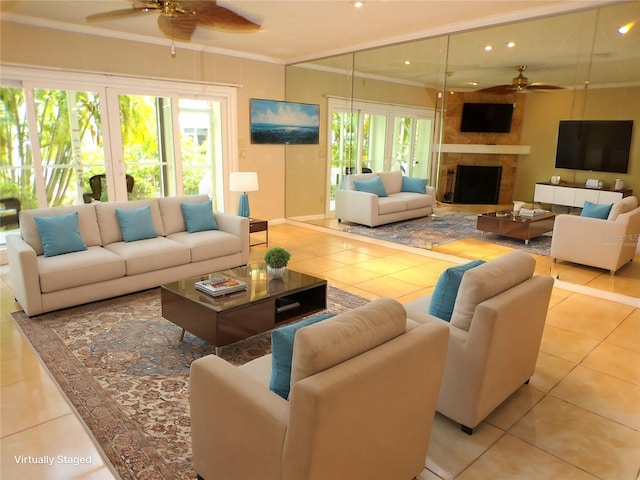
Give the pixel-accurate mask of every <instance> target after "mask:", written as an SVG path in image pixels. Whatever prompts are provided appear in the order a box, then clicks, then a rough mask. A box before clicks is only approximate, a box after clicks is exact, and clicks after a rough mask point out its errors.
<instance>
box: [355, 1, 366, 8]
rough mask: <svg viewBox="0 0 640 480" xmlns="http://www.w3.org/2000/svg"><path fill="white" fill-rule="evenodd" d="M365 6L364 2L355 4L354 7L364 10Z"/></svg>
mask: <svg viewBox="0 0 640 480" xmlns="http://www.w3.org/2000/svg"><path fill="white" fill-rule="evenodd" d="M363 5H364V3H362V2H353V6H354V7H356V8H362V7H363Z"/></svg>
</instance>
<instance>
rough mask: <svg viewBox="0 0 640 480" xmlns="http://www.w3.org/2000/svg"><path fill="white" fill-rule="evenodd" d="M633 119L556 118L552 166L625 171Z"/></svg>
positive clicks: (627, 162)
mask: <svg viewBox="0 0 640 480" xmlns="http://www.w3.org/2000/svg"><path fill="white" fill-rule="evenodd" d="M632 131H633V120H560V123H559V126H558V146H557V148H556V168H569V169H572V170H593V171H596V172H615V173H627V171H628V169H629V155H630V152H631V134H632Z"/></svg>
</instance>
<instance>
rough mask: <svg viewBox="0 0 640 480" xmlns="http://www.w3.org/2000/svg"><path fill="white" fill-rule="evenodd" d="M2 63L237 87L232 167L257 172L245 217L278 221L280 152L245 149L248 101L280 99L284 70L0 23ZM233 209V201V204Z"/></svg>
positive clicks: (282, 212) (271, 65) (281, 191)
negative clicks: (235, 145) (173, 54)
mask: <svg viewBox="0 0 640 480" xmlns="http://www.w3.org/2000/svg"><path fill="white" fill-rule="evenodd" d="M0 60H1V61H2V63H7V64H15V65H30V66H38V67H48V68H55V69H60V70H75V71H83V72H92V73H113V74H119V75H134V76H138V77H153V78H162V79H171V80H188V81H198V82H211V83H225V84H237V85H241V87H240V88H238V156H239V158H238V164H239V166H240V169H241V170H245V171H257V172H258V178H259V183H260V190H259V191H258V192H252V193H250V194H249V195H250V200H249V201H250V205H251V214H252V216H254V217H257V218H264V219H274V218H283V217H284V215H285V210H284V147H282V146H278V145H251V141H250V135H249V99H250V98H267V99H271V100H283V99H284V86H285V82H284V70H285V68H284V66H283V65H278V64H274V63H268V62H259V61H254V60H246V59H241V58H236V57H231V56H225V55H214V54H210V53H205V52H202V51H196V50H185V49H181V48H180V45H179V44H178V52H177V55H176V57H175V58H172V57H171V55H170V52H169V46H162V45H150V44H144V43H139V42H132V41H126V40H118V39H112V38H107V37H98V36H91V35H84V34H79V33H71V32H62V31H59V30H52V29H46V28H38V27H30V26H24V25H18V24H13V23H8V22H2V23H1V24H0ZM233 204H234V205H235V204H237V201H233Z"/></svg>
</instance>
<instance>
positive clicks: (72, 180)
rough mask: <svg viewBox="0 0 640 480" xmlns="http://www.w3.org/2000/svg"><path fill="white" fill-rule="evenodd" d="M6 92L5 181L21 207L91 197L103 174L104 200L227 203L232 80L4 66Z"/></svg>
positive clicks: (1, 178) (1, 163) (233, 158)
mask: <svg viewBox="0 0 640 480" xmlns="http://www.w3.org/2000/svg"><path fill="white" fill-rule="evenodd" d="M7 79H12V80H7ZM0 96H1V104H0V109H1V110H0V115H1V118H0V127H1V132H0V141H1V142H2V143H1V144H0V187H1V190H2V197H8V196H11V197H16V198H18V199H19V200H20V201H21V207H22V208H36V207H46V206H57V205H71V204H77V203H82V202H83V201H91V195H89V192H91V188H90V184H89V179H90V178H91V177H93V176H94V175H101V176H103V178H102V182H99V183H101V187H103V191H102V196H101V198H102V199H103V200H105V199H108V200H127V199H138V198H150V197H158V196H170V195H179V194H183V193H184V194H193V193H207V194H209V195H210V196H211V197H212V198H213V199H214V205H215V208H216V209H218V210H225V204H224V202H225V195H224V185H225V182H224V175H223V172H229V171H232V170H235V169H237V165H236V162H237V154H236V149H237V140H236V137H237V132H236V124H237V121H236V108H235V105H236V90H235V88H233V87H229V86H224V87H223V86H216V85H210V84H196V83H181V82H168V81H160V80H149V79H135V78H128V77H123V78H120V77H117V76H104V75H94V74H78V73H74V74H70V73H64V72H54V71H49V70H46V69H29V68H21V67H6V68H4V69H3V84H2V85H1V86H0ZM128 179H132V180H133V182H128ZM131 187H133V188H131ZM0 243H1V237H0Z"/></svg>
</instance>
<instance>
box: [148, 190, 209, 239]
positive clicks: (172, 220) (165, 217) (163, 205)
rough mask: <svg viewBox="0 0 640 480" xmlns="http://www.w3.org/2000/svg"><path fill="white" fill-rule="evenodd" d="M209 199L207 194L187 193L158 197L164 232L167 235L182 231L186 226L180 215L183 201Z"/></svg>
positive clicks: (200, 201) (193, 201)
mask: <svg viewBox="0 0 640 480" xmlns="http://www.w3.org/2000/svg"><path fill="white" fill-rule="evenodd" d="M208 200H209V197H208V196H207V195H187V196H184V197H163V198H159V199H158V206H159V208H160V216H161V217H162V224H163V226H164V234H165V235H167V236H169V235H171V234H172V233H177V232H184V231H186V230H187V227H186V225H185V223H184V216H183V215H182V208H181V207H180V205H181V204H183V203H202V202H206V201H208Z"/></svg>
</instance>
